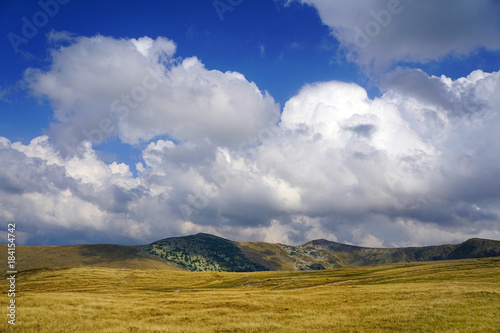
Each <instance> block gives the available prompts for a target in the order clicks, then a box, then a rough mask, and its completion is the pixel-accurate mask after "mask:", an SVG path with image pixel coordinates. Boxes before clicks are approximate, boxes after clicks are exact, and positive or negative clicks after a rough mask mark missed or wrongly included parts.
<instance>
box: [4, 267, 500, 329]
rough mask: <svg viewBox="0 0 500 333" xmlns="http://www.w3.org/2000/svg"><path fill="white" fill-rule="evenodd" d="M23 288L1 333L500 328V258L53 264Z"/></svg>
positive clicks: (31, 274) (20, 283) (26, 275)
mask: <svg viewBox="0 0 500 333" xmlns="http://www.w3.org/2000/svg"><path fill="white" fill-rule="evenodd" d="M3 280H4V281H5V279H3ZM4 285H5V284H4ZM6 289H7V288H6V287H3V288H2V299H3V301H2V304H3V305H2V308H3V309H5V307H4V305H6V303H7V300H8V297H7V295H6V292H5V291H6ZM16 289H17V290H18V293H17V296H18V297H17V302H16V304H17V306H18V308H17V322H16V327H15V329H12V328H11V327H8V326H9V325H8V324H7V320H6V316H5V315H3V317H4V319H3V320H2V322H1V323H0V331H5V332H10V331H13V332H14V331H15V332H30V333H31V332H40V333H44V332H50V333H54V332H190V333H191V332H499V331H500V258H484V259H467V260H456V261H440V262H420V263H406V264H391V265H383V266H371V267H359V268H342V269H335V270H324V271H304V272H299V271H275V272H252V273H223V272H184V271H176V270H154V269H147V270H135V269H116V268H103V267H75V268H46V269H35V270H29V271H25V272H20V273H18V276H17V286H16ZM4 312H5V310H4Z"/></svg>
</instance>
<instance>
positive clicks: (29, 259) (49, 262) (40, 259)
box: [0, 244, 180, 271]
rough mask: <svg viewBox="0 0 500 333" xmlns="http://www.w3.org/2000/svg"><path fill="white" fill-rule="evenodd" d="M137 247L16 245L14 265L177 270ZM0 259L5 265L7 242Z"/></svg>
mask: <svg viewBox="0 0 500 333" xmlns="http://www.w3.org/2000/svg"><path fill="white" fill-rule="evenodd" d="M139 248H140V246H124V245H111V244H93V245H67V246H16V263H17V264H16V269H17V270H18V271H25V270H30V269H36V268H50V267H81V266H92V267H108V268H128V269H167V270H180V269H179V268H177V267H176V266H175V265H172V264H170V263H167V262H165V261H164V260H161V259H160V258H158V257H156V256H153V255H148V254H146V253H141V252H140V251H138V249H139ZM0 260H1V262H2V263H4V265H7V245H3V244H1V245H0Z"/></svg>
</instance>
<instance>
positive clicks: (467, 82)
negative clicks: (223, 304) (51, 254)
mask: <svg viewBox="0 0 500 333" xmlns="http://www.w3.org/2000/svg"><path fill="white" fill-rule="evenodd" d="M0 36H1V38H0V221H1V222H2V225H4V230H0V234H1V236H0V237H1V238H2V239H3V240H2V241H1V242H6V240H7V235H6V233H7V224H8V223H12V222H15V223H16V242H17V244H18V245H69V244H89V243H115V244H147V243H151V242H153V241H156V240H158V239H162V238H166V237H173V236H182V235H189V234H196V233H198V232H206V233H211V234H215V235H219V236H222V237H226V238H229V239H231V240H236V241H265V242H279V243H285V244H289V245H298V244H303V243H305V242H307V241H309V240H313V239H320V238H322V239H328V240H331V241H337V242H342V243H348V244H355V245H361V246H372V247H401V246H424V245H433V244H445V243H460V242H463V241H465V240H467V239H469V238H473V237H480V238H488V239H495V240H500V131H499V128H500V113H499V111H500V2H498V1H496V0H477V1H470V0H453V1H452V0H443V1H432V0H420V1H411V0H399V1H398V0H359V1H350V0H336V1H332V0H253V1H249V0H215V1H212V0H197V1H195V0H184V1H159V0H149V1H115V0H105V1H100V2H89V1H81V0H40V1H32V0H30V1H28V0H27V1H23V2H19V1H13V0H7V1H2V2H1V3H0Z"/></svg>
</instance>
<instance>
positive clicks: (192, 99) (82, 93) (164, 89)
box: [25, 36, 279, 151]
mask: <svg viewBox="0 0 500 333" xmlns="http://www.w3.org/2000/svg"><path fill="white" fill-rule="evenodd" d="M175 51H176V45H175V43H174V42H172V41H171V40H168V39H166V38H163V37H158V38H156V39H154V40H153V39H151V38H149V37H143V38H139V39H114V38H111V37H104V36H95V37H91V38H86V37H79V38H76V39H75V42H74V43H72V44H71V45H69V46H65V47H60V48H57V49H55V50H53V51H52V65H51V67H50V69H49V70H48V71H42V70H39V69H29V70H27V71H26V74H25V79H26V81H27V82H28V84H29V87H30V88H31V89H32V91H33V93H34V94H35V95H36V96H39V97H41V98H46V99H48V100H49V101H50V103H51V105H52V107H53V109H54V117H55V119H56V120H57V123H54V124H53V125H52V126H51V131H50V134H51V138H52V140H53V141H55V142H57V144H58V145H60V146H67V147H66V149H67V150H73V151H74V150H75V147H77V146H78V145H79V144H80V143H81V142H82V141H84V140H90V141H92V142H94V143H95V144H99V143H101V142H103V141H105V140H106V139H108V138H109V137H111V136H119V138H120V139H121V140H122V141H123V142H126V143H130V144H137V143H140V142H147V141H148V140H151V139H152V138H154V137H156V136H161V135H167V136H169V137H172V138H174V139H175V140H176V141H190V142H202V141H205V140H210V141H211V142H213V143H215V144H222V145H229V146H230V145H235V144H238V143H239V142H241V141H243V140H244V139H245V138H246V137H247V136H249V135H250V134H251V133H253V132H255V131H256V130H258V129H260V128H262V127H265V126H268V123H269V122H270V121H277V119H278V115H279V106H278V105H277V104H276V103H275V102H274V100H273V99H272V98H271V97H270V96H269V95H268V94H267V93H266V92H261V91H260V90H259V89H258V87H257V86H256V85H255V84H254V83H252V82H248V81H247V80H246V79H245V77H244V76H243V75H242V74H240V73H237V72H226V73H223V72H220V71H217V70H208V69H206V68H205V66H204V65H203V64H202V63H201V61H200V60H198V59H197V58H196V57H192V58H186V59H177V58H175V57H174V55H175ZM68 146H69V147H68Z"/></svg>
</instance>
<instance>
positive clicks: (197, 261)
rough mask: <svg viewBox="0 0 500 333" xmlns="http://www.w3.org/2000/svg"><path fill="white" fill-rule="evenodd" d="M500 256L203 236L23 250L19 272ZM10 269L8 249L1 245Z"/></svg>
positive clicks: (495, 247)
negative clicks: (94, 267)
mask: <svg viewBox="0 0 500 333" xmlns="http://www.w3.org/2000/svg"><path fill="white" fill-rule="evenodd" d="M497 256H500V241H494V240H488V239H478V238H473V239H469V240H467V241H465V242H463V243H461V244H455V245H450V244H448V245H438V246H424V247H405V248H368V247H360V246H353V245H346V244H340V243H336V242H331V241H328V240H325V239H317V240H313V241H310V242H307V243H305V244H303V245H299V246H291V245H284V244H277V243H264V242H234V241H231V240H228V239H225V238H222V237H218V236H214V235H210V234H205V233H199V234H196V235H191V236H184V237H171V238H165V239H162V240H159V241H156V242H153V243H151V244H147V245H137V246H123V245H111V244H95V245H69V246H17V247H16V261H17V265H16V269H17V270H18V271H22V270H29V269H37V268H48V267H75V266H99V267H111V268H129V269H166V270H189V271H225V272H253V271H275V270H321V269H333V268H339V267H353V266H354V267H356V266H370V265H380V264H389V263H400V262H416V261H436V260H454V259H469V258H484V257H497ZM0 260H1V261H2V262H4V263H7V245H0Z"/></svg>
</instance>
